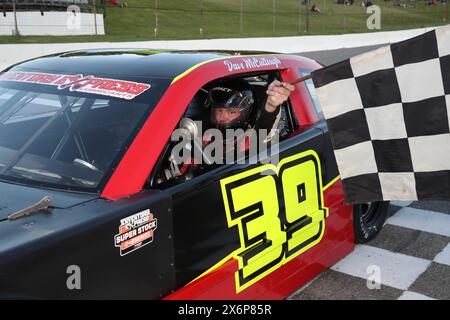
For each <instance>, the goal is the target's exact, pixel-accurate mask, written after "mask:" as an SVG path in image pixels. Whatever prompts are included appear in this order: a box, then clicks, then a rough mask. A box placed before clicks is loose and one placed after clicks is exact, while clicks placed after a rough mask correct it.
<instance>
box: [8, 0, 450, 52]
mask: <svg viewBox="0 0 450 320" xmlns="http://www.w3.org/2000/svg"><path fill="white" fill-rule="evenodd" d="M99 2H100V0H97V3H99ZM108 2H109V1H108ZM126 2H127V3H128V7H127V8H117V7H106V8H105V11H104V13H105V29H106V35H105V36H64V37H0V43H46V42H86V41H89V42H91V41H143V40H162V39H202V38H233V37H264V36H296V35H317V34H342V33H355V32H376V31H370V30H368V29H367V27H366V20H367V18H368V17H369V14H367V13H366V12H365V8H362V7H361V6H360V0H358V1H355V4H354V5H353V6H344V5H337V4H333V3H332V0H315V1H314V0H313V3H316V4H317V5H318V6H319V7H320V9H321V13H319V14H317V13H309V14H308V15H307V14H306V6H304V5H302V6H300V9H299V1H298V0H276V14H275V26H274V23H273V13H272V8H273V0H244V14H243V23H242V26H241V16H240V5H241V0H203V14H201V2H202V1H201V0H159V1H158V6H159V8H158V9H159V10H158V27H159V28H158V33H157V34H156V35H155V32H154V29H155V26H156V10H155V0H126ZM372 2H373V3H374V4H376V5H379V6H380V7H381V14H382V15H381V30H380V31H390V30H401V29H410V28H421V27H427V26H437V25H443V24H447V23H448V22H446V21H445V17H446V12H445V11H446V6H442V5H440V4H439V5H436V6H431V7H430V6H428V5H427V3H426V1H424V0H421V1H416V2H414V1H410V0H402V1H401V2H402V3H405V4H406V5H407V8H406V9H403V8H399V7H395V6H393V3H394V2H397V0H394V1H392V2H385V1H383V0H372ZM99 11H100V12H103V10H102V9H99ZM449 15H450V14H449ZM307 16H308V18H307ZM449 18H450V16H449ZM308 20H309V24H308V27H307V21H308ZM200 28H202V30H203V32H202V33H200ZM241 28H242V30H241ZM241 31H242V32H241Z"/></svg>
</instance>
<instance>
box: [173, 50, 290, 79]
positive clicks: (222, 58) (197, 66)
mask: <svg viewBox="0 0 450 320" xmlns="http://www.w3.org/2000/svg"><path fill="white" fill-rule="evenodd" d="M286 55H287V54H280V53H273V54H270V53H269V54H250V55H234V56H227V57H221V58H216V59H211V60H206V61H203V62H200V63H198V64H196V65H195V66H193V67H191V68H189V69H188V70H186V71H185V72H183V73H181V74H179V75H178V76H176V77H175V78H174V79H173V81H172V83H171V85H172V84H174V83H175V82H177V81H178V80H180V79H181V78H183V77H185V76H186V75H188V74H189V73H191V72H192V71H194V70H195V69H197V68H199V67H201V66H202V65H204V64H207V63H210V62H214V61H220V60H226V59H232V58H237V57H240V58H249V57H268V56H273V57H276V56H286ZM250 71H251V70H249V72H250ZM254 71H257V70H254Z"/></svg>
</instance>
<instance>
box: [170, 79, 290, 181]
mask: <svg viewBox="0 0 450 320" xmlns="http://www.w3.org/2000/svg"><path fill="white" fill-rule="evenodd" d="M293 90H294V86H293V85H290V84H288V83H284V82H280V81H278V80H274V81H273V82H271V83H270V85H269V86H268V87H267V90H266V96H265V99H264V100H265V103H264V106H263V107H262V106H261V104H262V103H261V101H259V103H256V97H255V95H254V92H253V90H252V88H251V86H250V85H249V83H248V82H247V81H245V80H231V81H227V82H223V83H220V84H218V85H216V86H214V87H213V88H211V89H210V90H209V92H208V95H207V98H206V101H205V103H204V108H202V109H203V110H208V111H209V113H210V115H209V122H210V126H209V127H212V128H216V129H219V130H221V131H222V133H223V134H222V136H223V153H224V156H223V159H225V158H228V156H229V155H230V154H231V155H233V156H234V154H235V152H236V150H239V151H240V152H245V151H246V150H248V149H249V148H250V143H254V142H251V141H255V140H252V139H251V135H258V134H259V130H265V132H264V133H269V134H268V136H266V139H265V141H264V142H266V143H267V142H269V141H270V140H271V138H272V136H273V134H274V131H276V129H275V127H276V124H277V119H279V114H280V106H281V105H282V104H283V103H284V102H285V101H286V100H287V99H288V98H289V95H290V94H291V92H292V91H293ZM230 129H231V131H233V132H234V134H233V135H231V139H228V140H227V137H228V135H227V133H226V131H227V130H230ZM239 129H241V130H240V131H239ZM248 129H253V130H248ZM207 132H208V131H207ZM236 132H241V134H239V135H235V133H236ZM263 136H264V134H263ZM211 139H212V137H210V136H208V135H207V134H204V135H203V136H202V141H201V144H203V146H204V147H206V146H207V145H208V144H209V143H210V142H211ZM256 141H257V140H256ZM197 167H198V163H197V162H196V161H195V160H194V159H192V158H188V159H187V161H184V162H183V164H182V165H181V167H179V168H177V166H175V165H174V164H172V166H171V168H172V169H171V170H167V174H166V176H167V178H168V179H170V177H176V176H184V177H185V178H186V179H190V178H192V177H193V176H195V175H196V174H195V173H194V171H195V170H196V168H197Z"/></svg>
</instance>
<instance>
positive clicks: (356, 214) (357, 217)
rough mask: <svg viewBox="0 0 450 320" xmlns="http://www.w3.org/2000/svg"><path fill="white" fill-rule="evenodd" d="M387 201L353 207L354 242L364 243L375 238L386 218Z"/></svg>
mask: <svg viewBox="0 0 450 320" xmlns="http://www.w3.org/2000/svg"><path fill="white" fill-rule="evenodd" d="M388 208H389V201H383V202H368V203H362V204H356V205H354V206H353V229H354V232H355V242H356V243H365V242H368V241H370V240H372V239H373V238H375V237H376V236H377V234H378V233H379V232H380V231H381V228H382V227H383V224H384V222H385V221H386V218H387V211H388Z"/></svg>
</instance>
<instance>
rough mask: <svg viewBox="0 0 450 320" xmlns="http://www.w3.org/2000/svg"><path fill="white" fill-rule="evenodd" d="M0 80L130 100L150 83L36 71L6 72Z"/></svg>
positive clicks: (145, 89)
mask: <svg viewBox="0 0 450 320" xmlns="http://www.w3.org/2000/svg"><path fill="white" fill-rule="evenodd" d="M0 80H3V81H15V82H24V83H35V84H43V85H50V86H56V87H57V88H58V90H65V89H69V91H72V92H83V93H90V94H96V95H102V96H108V97H115V98H121V99H126V100H132V99H134V98H136V97H137V96H139V95H140V94H142V93H144V92H145V91H147V90H148V89H150V87H151V85H149V84H146V83H138V82H133V81H125V80H117V79H108V78H98V77H95V76H93V75H90V76H83V75H81V74H79V75H63V74H50V73H36V72H7V73H4V74H0Z"/></svg>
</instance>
